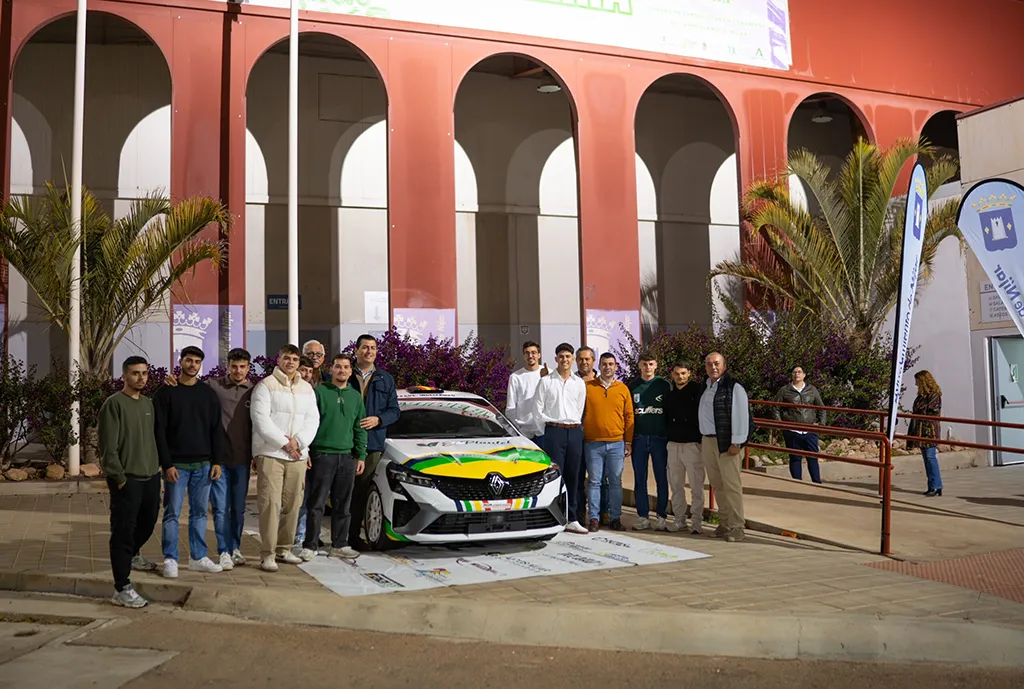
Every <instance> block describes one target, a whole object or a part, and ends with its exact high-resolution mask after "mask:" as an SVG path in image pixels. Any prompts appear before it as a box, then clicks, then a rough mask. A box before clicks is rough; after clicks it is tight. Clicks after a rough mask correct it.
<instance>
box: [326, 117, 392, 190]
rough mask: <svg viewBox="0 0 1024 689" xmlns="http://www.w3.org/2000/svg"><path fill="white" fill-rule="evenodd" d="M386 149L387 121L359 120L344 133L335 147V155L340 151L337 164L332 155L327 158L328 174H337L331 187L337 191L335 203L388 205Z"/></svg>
mask: <svg viewBox="0 0 1024 689" xmlns="http://www.w3.org/2000/svg"><path fill="white" fill-rule="evenodd" d="M350 141H351V144H349V142H350ZM387 151H388V125H387V120H383V119H377V121H376V122H373V123H370V122H360V123H358V124H357V125H355V126H353V127H350V128H349V129H348V130H347V131H346V132H345V134H344V136H342V137H341V139H340V140H339V141H338V143H337V145H336V146H335V154H338V153H339V152H343V154H342V155H343V157H342V159H341V163H340V165H337V164H336V163H335V159H334V155H332V160H331V175H332V176H333V175H334V174H338V177H339V183H338V186H334V185H332V187H331V188H332V190H333V189H337V190H338V201H339V203H338V205H340V206H347V207H361V208H387V207H388V164H387V161H388V155H387ZM336 170H337V173H335V171H336Z"/></svg>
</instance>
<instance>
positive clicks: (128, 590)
mask: <svg viewBox="0 0 1024 689" xmlns="http://www.w3.org/2000/svg"><path fill="white" fill-rule="evenodd" d="M153 569H156V565H153ZM110 602H111V603H113V604H114V605H120V606H121V607H123V608H144V607H146V604H147V603H149V601H148V600H146V599H145V598H143V597H142V596H140V595H139V594H138V593H136V592H135V588H134V587H133V586H132V585H131V584H128V585H127V586H125V587H124V588H123V589H121V590H120V591H116V590H115V591H114V597H113V598H111V599H110Z"/></svg>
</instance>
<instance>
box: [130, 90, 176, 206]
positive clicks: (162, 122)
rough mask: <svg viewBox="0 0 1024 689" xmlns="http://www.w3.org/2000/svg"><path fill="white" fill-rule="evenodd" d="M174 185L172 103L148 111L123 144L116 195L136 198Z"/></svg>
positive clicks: (164, 190)
mask: <svg viewBox="0 0 1024 689" xmlns="http://www.w3.org/2000/svg"><path fill="white" fill-rule="evenodd" d="M170 186H171V106H170V105H165V106H163V107H162V108H158V109H156V110H154V111H153V112H151V113H149V114H148V115H146V116H145V117H143V118H142V119H141V120H139V123H138V124H136V125H135V128H134V129H133V130H132V131H131V133H129V134H128V137H127V138H126V139H125V142H124V145H123V146H122V147H121V156H120V162H119V165H118V173H117V196H118V198H121V199H137V198H142V197H144V196H147V195H149V194H153V193H157V192H161V193H166V192H167V190H168V189H170Z"/></svg>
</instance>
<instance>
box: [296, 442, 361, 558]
mask: <svg viewBox="0 0 1024 689" xmlns="http://www.w3.org/2000/svg"><path fill="white" fill-rule="evenodd" d="M310 459H311V460H312V462H313V468H312V469H310V470H309V471H307V472H306V476H312V477H313V480H312V483H311V489H310V492H309V493H308V494H307V496H306V524H305V529H304V531H305V532H306V539H305V541H304V542H303V544H302V547H303V548H309V549H310V550H313V551H316V550H319V548H320V524H321V522H322V521H323V518H324V507H325V506H326V505H327V498H328V496H330V498H331V547H332V548H344V547H345V546H347V545H348V534H349V529H350V528H351V521H352V517H351V514H350V513H349V507H350V506H351V502H352V488H353V486H354V485H355V480H356V458H355V457H353V456H352V455H351V454H327V453H323V454H321V453H319V452H311V453H310Z"/></svg>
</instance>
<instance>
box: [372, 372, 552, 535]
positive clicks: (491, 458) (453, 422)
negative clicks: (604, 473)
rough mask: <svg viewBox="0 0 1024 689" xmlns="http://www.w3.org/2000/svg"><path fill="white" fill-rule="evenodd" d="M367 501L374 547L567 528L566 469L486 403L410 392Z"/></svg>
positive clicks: (401, 400)
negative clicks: (564, 475)
mask: <svg viewBox="0 0 1024 689" xmlns="http://www.w3.org/2000/svg"><path fill="white" fill-rule="evenodd" d="M398 406H399V407H400V408H401V410H402V413H401V416H400V418H399V420H398V421H397V422H396V423H394V424H392V425H391V426H389V427H388V438H387V443H386V446H385V449H384V453H383V456H382V457H381V460H380V462H379V463H378V465H377V468H376V471H375V472H374V476H373V483H372V485H371V488H370V494H369V497H368V500H367V504H366V513H365V515H364V518H365V522H364V527H365V529H366V540H367V543H369V545H370V547H371V548H374V549H381V548H384V547H387V546H389V545H397V544H402V543H425V544H460V543H472V542H479V541H492V540H522V539H536V540H540V539H548V538H551V537H552V536H554V535H555V534H557V533H558V532H560V531H562V529H563V528H564V527H565V523H566V496H565V487H564V486H563V483H562V480H561V473H560V471H559V468H558V466H557V465H554V464H552V463H551V459H550V458H549V457H548V456H547V455H546V454H545V453H544V452H543V451H542V450H541V449H540V448H539V447H537V445H536V444H534V443H533V442H532V441H530V440H529V439H528V438H526V437H525V436H523V435H522V434H521V433H520V432H519V431H518V430H516V428H515V426H513V425H512V424H511V423H510V422H509V421H508V420H507V419H506V418H505V417H504V416H502V415H501V413H500V412H499V411H498V410H497V409H495V408H494V407H493V406H492V405H491V404H490V403H488V402H487V400H485V399H484V398H482V397H480V396H478V395H472V394H467V393H462V392H452V391H443V390H439V389H437V388H427V387H417V388H410V389H407V390H403V391H400V392H399V394H398Z"/></svg>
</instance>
